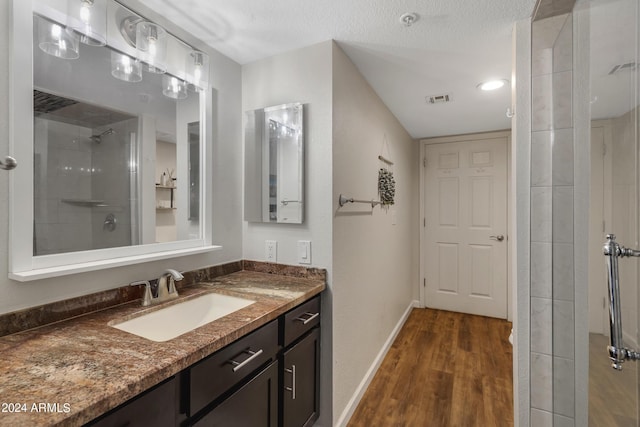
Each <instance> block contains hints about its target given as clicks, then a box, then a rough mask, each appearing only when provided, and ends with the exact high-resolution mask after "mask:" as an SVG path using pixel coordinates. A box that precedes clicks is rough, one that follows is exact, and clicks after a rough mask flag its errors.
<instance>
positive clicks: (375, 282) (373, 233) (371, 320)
mask: <svg viewBox="0 0 640 427" xmlns="http://www.w3.org/2000/svg"><path fill="white" fill-rule="evenodd" d="M385 141H386V143H387V144H386V145H387V146H386V147H384V148H383V146H384V145H385ZM378 155H383V156H384V157H385V158H388V159H390V160H391V161H393V162H394V163H395V164H394V165H393V166H392V167H391V170H392V171H393V173H394V178H395V180H396V197H395V205H393V206H391V207H390V208H389V209H388V210H385V209H383V208H381V207H376V208H374V209H371V206H369V205H366V204H358V205H355V204H350V205H346V206H344V207H342V208H339V205H338V197H339V195H340V194H341V193H342V194H344V195H345V196H348V197H353V198H357V199H365V200H369V199H371V198H375V199H377V198H378V196H377V181H378V169H379V168H380V167H382V166H384V164H382V163H381V161H380V160H378ZM419 157H420V156H419V144H418V143H417V142H415V141H413V140H412V139H411V137H410V136H409V134H408V133H407V132H406V130H405V129H404V128H403V127H402V126H401V125H400V123H399V122H398V120H397V119H396V118H395V117H394V116H393V115H392V114H391V112H390V111H389V110H388V108H387V107H386V106H385V105H384V103H383V102H382V100H381V99H380V98H379V97H378V95H377V94H376V93H375V92H374V91H373V89H372V88H371V87H370V86H369V84H368V83H367V82H366V81H365V79H364V78H363V76H362V75H361V74H360V72H359V71H358V69H357V68H356V67H355V65H354V64H353V63H352V62H351V60H350V59H349V58H348V57H347V56H346V55H345V54H344V52H343V51H342V50H341V49H340V47H338V45H336V44H334V46H333V197H332V204H333V215H334V219H333V274H332V277H333V285H332V288H333V325H334V328H333V357H334V360H333V377H334V388H333V410H334V421H335V420H338V421H339V422H340V423H342V422H343V421H345V420H346V419H345V418H347V417H348V416H350V411H351V410H353V409H354V408H352V407H350V405H349V404H350V399H351V398H352V396H353V395H354V393H356V392H357V391H358V388H359V386H360V384H361V382H362V381H363V378H364V377H365V375H366V374H367V370H368V369H369V368H370V367H371V365H372V364H373V363H374V362H375V360H374V359H375V358H376V356H377V355H378V353H379V352H380V350H381V349H382V348H383V346H384V345H385V341H386V340H387V339H388V337H389V336H390V334H391V333H392V331H393V329H394V327H395V326H396V325H397V324H398V321H399V320H400V319H401V318H402V316H403V314H404V312H405V311H406V310H407V308H408V307H409V305H410V304H411V303H412V301H414V300H418V289H419V288H418V282H419V264H418V262H419V252H420V251H419V232H418V230H419V219H418V215H419V207H418V200H419V197H418V188H419V187H418V181H419V180H418V173H419V170H418V166H419ZM394 221H395V224H394ZM356 403H357V402H356Z"/></svg>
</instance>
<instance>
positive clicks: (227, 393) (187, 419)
mask: <svg viewBox="0 0 640 427" xmlns="http://www.w3.org/2000/svg"><path fill="white" fill-rule="evenodd" d="M319 380H320V296H316V297H314V298H312V299H311V300H309V301H307V302H305V303H302V304H301V305H299V306H297V307H295V308H293V309H292V310H290V311H288V312H287V313H285V314H283V315H282V316H280V317H279V318H278V319H276V320H273V321H271V322H270V323H267V324H266V325H264V326H262V327H260V328H259V329H257V330H255V331H253V332H251V333H249V334H247V335H245V336H244V337H241V338H239V339H238V340H236V341H234V342H233V343H231V344H229V345H228V346H226V347H224V348H222V349H220V350H219V351H217V352H215V353H213V354H212V355H210V356H208V357H206V358H205V359H203V360H201V361H199V362H197V363H195V364H194V365H192V366H190V367H188V368H187V369H185V370H184V371H182V372H180V373H179V374H177V375H176V376H174V377H171V378H170V379H168V380H166V381H164V382H163V383H161V384H159V385H158V386H155V387H153V388H152V389H150V390H148V391H146V392H144V393H142V394H141V395H139V396H136V397H134V398H133V399H131V400H130V401H128V402H126V403H125V404H123V405H121V406H120V407H118V408H116V409H114V410H112V411H110V412H109V413H107V414H106V415H103V416H101V417H100V418H98V419H96V420H94V421H92V422H91V423H89V424H88V425H90V426H93V427H111V426H113V427H116V426H118V427H120V426H128V427H136V426H140V427H147V426H150V425H153V426H154V427H165V426H166V427H170V426H180V427H187V426H194V427H218V426H219V427H237V426H243V427H245V426H246V427H307V426H311V425H312V424H313V423H314V422H315V420H317V418H318V415H319V391H320V388H319Z"/></svg>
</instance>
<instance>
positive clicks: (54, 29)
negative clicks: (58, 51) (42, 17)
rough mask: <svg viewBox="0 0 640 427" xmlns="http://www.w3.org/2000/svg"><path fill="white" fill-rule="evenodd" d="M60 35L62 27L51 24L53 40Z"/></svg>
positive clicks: (57, 38)
mask: <svg viewBox="0 0 640 427" xmlns="http://www.w3.org/2000/svg"><path fill="white" fill-rule="evenodd" d="M61 35H62V28H61V27H60V25H58V24H53V25H51V38H52V39H54V40H60V36H61Z"/></svg>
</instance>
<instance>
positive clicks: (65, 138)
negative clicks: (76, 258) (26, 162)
mask: <svg viewBox="0 0 640 427" xmlns="http://www.w3.org/2000/svg"><path fill="white" fill-rule="evenodd" d="M90 136H91V129H89V128H86V127H81V126H75V125H71V124H67V123H61V122H56V121H52V120H45V119H40V118H36V119H35V145H34V180H35V187H34V190H35V194H34V210H35V212H34V220H35V235H36V238H35V248H34V249H35V254H36V255H47V254H53V253H60V252H71V251H81V250H87V249H91V247H92V245H93V239H92V232H91V210H90V209H88V208H86V207H83V206H77V205H73V204H71V203H67V202H63V200H68V199H76V200H77V199H90V198H91V144H92V143H91V140H90V138H89V137H90Z"/></svg>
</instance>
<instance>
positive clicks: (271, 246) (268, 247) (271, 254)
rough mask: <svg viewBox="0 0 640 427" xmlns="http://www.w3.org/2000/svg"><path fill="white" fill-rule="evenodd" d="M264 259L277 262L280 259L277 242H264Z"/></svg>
mask: <svg viewBox="0 0 640 427" xmlns="http://www.w3.org/2000/svg"><path fill="white" fill-rule="evenodd" d="M264 257H265V259H266V260H267V261H270V262H276V260H277V259H278V242H276V241H275V240H265V241H264Z"/></svg>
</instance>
